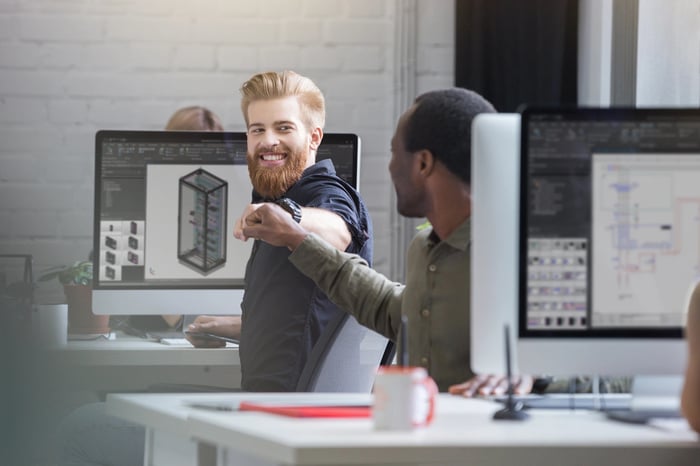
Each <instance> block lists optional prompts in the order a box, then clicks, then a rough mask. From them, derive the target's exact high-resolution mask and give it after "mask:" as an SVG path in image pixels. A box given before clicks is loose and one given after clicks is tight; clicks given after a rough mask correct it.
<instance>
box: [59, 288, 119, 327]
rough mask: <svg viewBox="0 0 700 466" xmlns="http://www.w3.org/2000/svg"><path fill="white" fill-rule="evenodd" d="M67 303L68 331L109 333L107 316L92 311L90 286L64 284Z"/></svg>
mask: <svg viewBox="0 0 700 466" xmlns="http://www.w3.org/2000/svg"><path fill="white" fill-rule="evenodd" d="M63 292H64V293H65V294H66V302H67V303H68V333H69V334H90V333H109V316H108V315H95V314H93V313H92V287H91V286H89V285H64V286H63Z"/></svg>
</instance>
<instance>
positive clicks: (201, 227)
mask: <svg viewBox="0 0 700 466" xmlns="http://www.w3.org/2000/svg"><path fill="white" fill-rule="evenodd" d="M227 196H228V183H227V182H226V181H225V180H222V179H221V178H219V177H217V176H215V175H213V174H212V173H209V172H208V171H206V170H204V169H202V168H199V169H197V170H195V171H193V172H192V173H189V174H188V175H185V176H183V177H181V178H180V181H179V199H178V205H179V210H178V212H179V217H178V218H179V226H178V256H177V257H178V259H179V260H180V261H181V262H182V263H184V264H186V265H188V266H190V267H191V268H193V269H194V270H197V271H199V272H200V273H202V274H207V273H209V272H211V271H213V270H214V269H216V268H218V267H220V266H221V265H223V264H224V263H225V262H226V231H227V230H226V220H227V219H226V211H227V209H226V202H227V200H228V197H227Z"/></svg>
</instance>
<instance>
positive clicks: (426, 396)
mask: <svg viewBox="0 0 700 466" xmlns="http://www.w3.org/2000/svg"><path fill="white" fill-rule="evenodd" d="M373 392H374V402H373V404H372V420H373V422H374V428H375V429H376V430H411V429H413V428H414V427H420V426H427V425H428V424H430V423H431V422H432V420H433V415H434V413H435V398H436V396H437V393H438V388H437V385H436V384H435V381H434V380H433V379H432V378H431V377H430V376H429V375H428V372H427V371H426V370H425V369H424V368H422V367H406V366H382V367H380V368H379V370H378V371H377V376H376V378H375V379H374V390H373Z"/></svg>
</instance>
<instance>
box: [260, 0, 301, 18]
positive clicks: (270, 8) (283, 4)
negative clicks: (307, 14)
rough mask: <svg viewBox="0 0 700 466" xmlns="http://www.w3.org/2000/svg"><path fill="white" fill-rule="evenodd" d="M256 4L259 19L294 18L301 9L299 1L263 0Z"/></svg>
mask: <svg viewBox="0 0 700 466" xmlns="http://www.w3.org/2000/svg"><path fill="white" fill-rule="evenodd" d="M305 1H308V0H305ZM258 3H259V4H260V10H259V11H260V17H261V18H296V17H297V16H298V15H299V12H300V11H301V8H302V1H301V0H264V1H260V2H258Z"/></svg>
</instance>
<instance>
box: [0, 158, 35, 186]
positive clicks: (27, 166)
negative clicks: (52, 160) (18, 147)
mask: <svg viewBox="0 0 700 466" xmlns="http://www.w3.org/2000/svg"><path fill="white" fill-rule="evenodd" d="M36 171H37V166H36V163H35V162H34V159H33V158H32V157H30V156H27V155H23V154H19V155H12V156H3V157H0V182H7V181H11V182H27V181H34V180H35V179H36Z"/></svg>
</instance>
